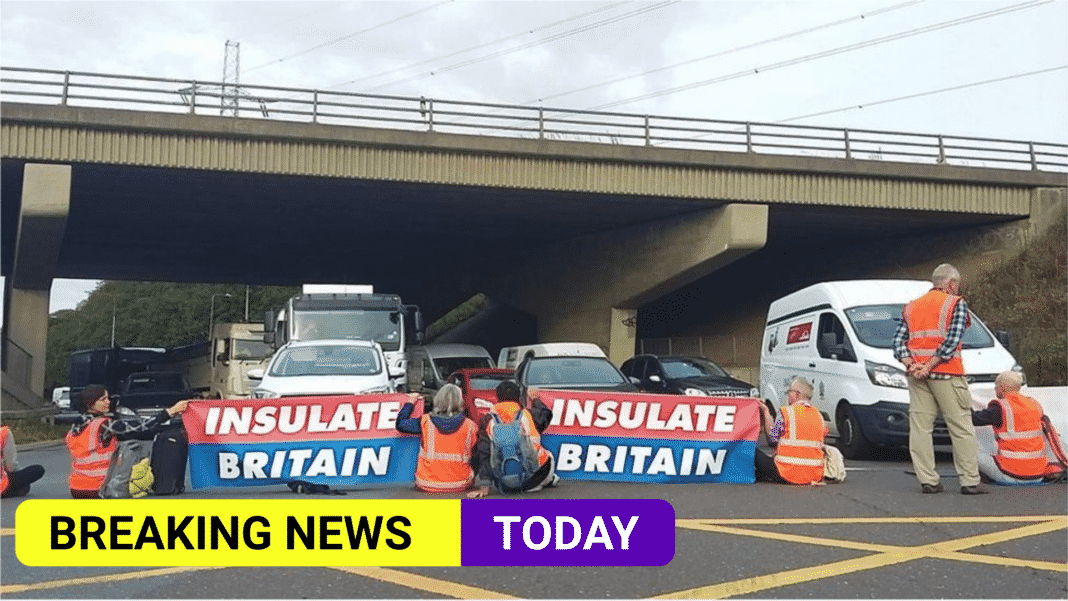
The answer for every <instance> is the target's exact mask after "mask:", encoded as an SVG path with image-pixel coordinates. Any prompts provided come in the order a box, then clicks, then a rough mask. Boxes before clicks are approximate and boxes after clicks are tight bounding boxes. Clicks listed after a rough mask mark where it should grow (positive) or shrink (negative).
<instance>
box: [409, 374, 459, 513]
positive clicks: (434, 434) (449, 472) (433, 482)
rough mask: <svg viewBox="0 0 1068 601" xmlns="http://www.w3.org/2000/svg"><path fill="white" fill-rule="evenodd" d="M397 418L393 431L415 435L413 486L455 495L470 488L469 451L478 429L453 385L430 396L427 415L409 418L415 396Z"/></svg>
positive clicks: (418, 397) (415, 395) (455, 386)
mask: <svg viewBox="0 0 1068 601" xmlns="http://www.w3.org/2000/svg"><path fill="white" fill-rule="evenodd" d="M409 397H410V398H411V400H410V401H408V402H407V403H405V404H404V406H403V407H401V410H400V414H398V415H397V430H398V431H400V432H404V433H406V434H418V435H419V461H418V463H417V464H416V468H415V487H416V488H418V489H419V490H423V491H426V492H458V491H462V490H467V489H469V488H471V485H472V484H474V481H475V472H474V470H473V469H472V468H471V449H472V448H473V447H474V446H475V437H476V436H477V435H478V426H476V425H475V422H473V421H471V420H470V419H468V417H467V416H466V415H464V400H463V393H462V392H461V391H460V387H459V386H457V385H455V384H446V385H444V386H442V387H441V389H440V390H438V392H437V393H436V394H435V395H434V403H433V408H432V409H431V412H430V414H429V415H427V414H423V415H422V416H421V417H418V418H415V417H411V415H412V412H413V411H415V403H416V402H422V397H421V396H420V395H419V394H417V393H412V394H411V395H409Z"/></svg>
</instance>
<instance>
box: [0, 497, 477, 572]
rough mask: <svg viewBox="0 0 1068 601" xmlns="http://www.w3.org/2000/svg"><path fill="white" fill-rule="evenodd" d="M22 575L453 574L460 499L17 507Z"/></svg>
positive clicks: (457, 550) (49, 503) (81, 503)
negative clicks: (200, 569) (424, 569)
mask: <svg viewBox="0 0 1068 601" xmlns="http://www.w3.org/2000/svg"><path fill="white" fill-rule="evenodd" d="M15 553H16V554H17V556H18V558H19V561H21V562H22V563H24V564H25V565H28V566H176V565H180V566H329V565H335V566H341V565H347V566H459V565H460V500H458V499H441V500H439V499H433V500H431V499H421V500H397V499H389V500H351V501H347V500H335V499H331V500H308V499H300V500H260V499H256V500H247V501H236V500H234V499H217V500H210V499H198V500H170V499H167V500H163V499H128V500H127V499H121V500H120V499H113V500H74V499H71V500H40V499H31V500H27V501H23V502H22V504H21V505H19V508H18V510H17V512H16V514H15Z"/></svg>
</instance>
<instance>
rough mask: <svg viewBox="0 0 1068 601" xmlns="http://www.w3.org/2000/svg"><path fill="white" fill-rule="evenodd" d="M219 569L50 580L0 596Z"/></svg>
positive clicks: (3, 590) (9, 587) (13, 587)
mask: <svg viewBox="0 0 1068 601" xmlns="http://www.w3.org/2000/svg"><path fill="white" fill-rule="evenodd" d="M219 569H222V568H220V567H214V566H210V567H206V566H198V567H184V568H159V569H155V570H143V571H140V572H125V573H121V574H101V575H99V576H87V577H84V578H70V579H67V580H50V581H48V582H36V583H34V584H5V585H3V586H0V594H11V593H23V592H26V591H41V590H46V589H51V588H62V587H64V586H79V585H84V584H111V583H113V582H117V581H120V580H134V579H137V578H151V577H153V576H170V575H172V574H181V573H183V572H192V571H195V570H219Z"/></svg>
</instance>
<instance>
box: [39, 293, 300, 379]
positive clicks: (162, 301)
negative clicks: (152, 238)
mask: <svg viewBox="0 0 1068 601" xmlns="http://www.w3.org/2000/svg"><path fill="white" fill-rule="evenodd" d="M245 291H246V287H245V285H243V284H175V283H168V282H104V283H102V284H100V285H99V286H97V288H96V290H94V291H93V292H92V293H91V294H90V295H89V297H88V298H86V299H85V300H84V301H82V303H81V304H80V305H78V307H77V308H76V309H74V310H71V311H60V312H57V313H55V314H54V315H52V316H51V317H50V318H49V321H48V354H47V357H46V360H45V362H46V366H45V382H46V384H47V385H49V386H52V385H63V384H65V383H66V382H68V381H69V373H70V354H71V352H73V351H76V350H81V349H90V348H107V347H109V346H111V342H112V328H113V327H114V340H115V344H117V345H119V346H146V347H163V348H172V347H175V346H181V345H184V344H191V343H194V342H200V341H204V340H207V338H208V327H209V320H210V315H209V314H210V312H211V304H212V303H211V299H212V295H214V296H215V316H214V318H215V319H214V321H215V322H216V323H221V322H240V321H244V320H245ZM299 291H300V289H299V288H297V287H291V286H249V287H248V320H249V321H252V322H259V321H262V320H263V313H264V311H267V310H271V309H277V308H279V307H281V306H282V304H283V303H284V302H285V301H286V299H288V298H289V297H291V296H293V295H294V294H296V293H297V292H299ZM226 294H229V295H230V296H229V297H227V296H225V295H226Z"/></svg>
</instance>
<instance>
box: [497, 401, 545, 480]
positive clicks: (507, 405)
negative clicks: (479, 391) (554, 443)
mask: <svg viewBox="0 0 1068 601" xmlns="http://www.w3.org/2000/svg"><path fill="white" fill-rule="evenodd" d="M521 410H522V407H520V406H519V404H518V403H515V402H513V401H504V402H503V403H497V404H496V405H494V406H493V407H492V408H491V409H490V412H492V413H496V414H497V416H498V417H500V418H501V422H503V423H505V424H508V423H511V422H512V420H514V419H515V418H516V415H517V414H518V415H520V416H521V417H520V419H521V420H522V421H521V422H520V424H521V426H522V428H523V433H524V434H526V435H527V436H529V437H530V440H531V442H532V443H533V445H534V449H535V450H537V451H538V465H539V466H543V465H545V463H546V462H548V461H549V457H551V456H552V455H551V454H550V453H549V451H547V450H545V448H544V447H542V446H541V433H539V432H538V427H537V426H535V425H534V416H532V415H531V414H530V412H529V411H523V412H522V413H520V411H521ZM486 427H487V431H486V433H487V434H489V437H490V439H491V440H492V439H493V420H492V419H491V420H490V421H489V424H488V425H487V426H486Z"/></svg>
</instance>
